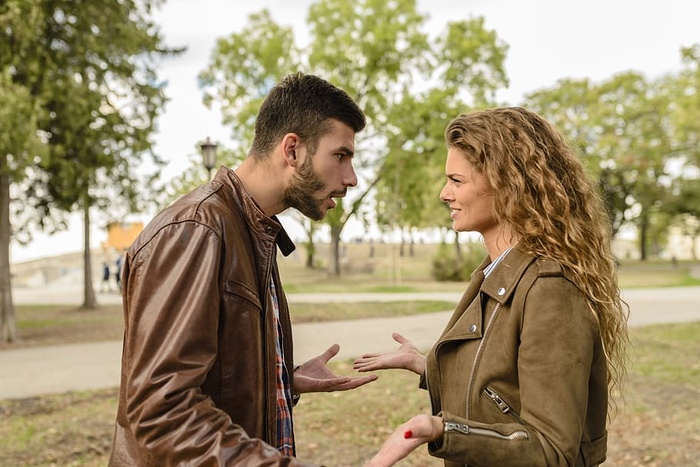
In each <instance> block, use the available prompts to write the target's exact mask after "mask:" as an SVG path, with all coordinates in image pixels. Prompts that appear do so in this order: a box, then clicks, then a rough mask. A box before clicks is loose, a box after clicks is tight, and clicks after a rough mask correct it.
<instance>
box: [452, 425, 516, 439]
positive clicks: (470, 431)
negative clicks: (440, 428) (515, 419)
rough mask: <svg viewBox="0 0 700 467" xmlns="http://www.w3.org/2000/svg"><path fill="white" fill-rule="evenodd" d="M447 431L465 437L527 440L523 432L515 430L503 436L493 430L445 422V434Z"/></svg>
mask: <svg viewBox="0 0 700 467" xmlns="http://www.w3.org/2000/svg"><path fill="white" fill-rule="evenodd" d="M449 431H456V432H458V433H462V434H465V435H480V436H486V437H489V438H497V439H503V440H508V441H511V440H518V439H527V438H528V436H527V433H526V432H525V431H523V430H516V431H514V432H512V433H509V434H507V435H504V434H503V433H499V432H497V431H494V430H489V429H487V428H476V427H473V426H469V425H464V424H462V423H454V422H445V432H449Z"/></svg>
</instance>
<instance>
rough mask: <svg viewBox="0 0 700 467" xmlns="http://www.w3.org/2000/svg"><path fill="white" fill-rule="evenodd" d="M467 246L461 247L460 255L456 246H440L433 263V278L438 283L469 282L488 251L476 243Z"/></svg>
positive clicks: (444, 244) (445, 244) (443, 244)
mask: <svg viewBox="0 0 700 467" xmlns="http://www.w3.org/2000/svg"><path fill="white" fill-rule="evenodd" d="M465 245H466V246H465ZM465 245H462V246H460V247H459V248H460V249H459V253H458V250H457V248H456V247H455V245H450V244H447V243H442V244H440V246H439V248H438V251H437V253H436V254H435V256H434V257H433V262H432V266H433V268H432V276H433V278H434V279H435V280H436V281H450V282H461V281H469V279H470V278H471V275H472V273H473V272H474V270H475V269H476V268H477V267H478V266H479V265H480V264H481V262H482V261H483V260H484V257H485V255H486V250H485V248H484V246H483V245H482V244H480V243H476V242H470V243H467V244H465Z"/></svg>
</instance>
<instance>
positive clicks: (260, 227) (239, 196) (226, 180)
mask: <svg viewBox="0 0 700 467" xmlns="http://www.w3.org/2000/svg"><path fill="white" fill-rule="evenodd" d="M211 185H212V189H213V190H214V191H216V190H218V189H219V188H221V187H228V188H231V189H232V190H233V192H234V195H235V196H233V201H234V202H235V203H236V206H237V207H238V209H239V210H240V211H241V213H243V215H244V217H245V219H246V221H247V222H248V225H249V226H250V228H251V229H252V230H253V231H254V232H255V233H256V234H257V235H258V236H259V237H261V238H262V237H266V236H272V237H274V239H275V243H276V244H277V246H278V247H279V249H280V252H281V253H282V254H283V255H284V256H289V255H290V254H291V253H292V252H293V251H294V250H295V248H296V247H295V245H294V242H293V241H292V239H291V238H289V235H288V234H287V231H286V230H285V229H284V227H282V224H281V223H280V221H279V219H278V218H277V216H272V217H270V216H268V215H267V214H265V213H264V212H263V211H262V209H260V207H259V206H258V204H257V203H256V202H255V200H254V199H253V198H252V197H251V196H250V195H249V194H248V192H247V191H246V190H245V187H244V186H243V183H242V182H241V179H240V178H238V175H236V173H235V172H234V171H233V170H231V169H229V168H228V167H224V166H221V167H220V168H219V170H218V171H217V172H216V174H215V175H214V178H213V179H212V181H211Z"/></svg>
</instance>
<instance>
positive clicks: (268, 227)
mask: <svg viewBox="0 0 700 467" xmlns="http://www.w3.org/2000/svg"><path fill="white" fill-rule="evenodd" d="M265 231H266V232H267V233H269V234H271V233H272V227H270V226H269V225H268V226H267V227H265Z"/></svg>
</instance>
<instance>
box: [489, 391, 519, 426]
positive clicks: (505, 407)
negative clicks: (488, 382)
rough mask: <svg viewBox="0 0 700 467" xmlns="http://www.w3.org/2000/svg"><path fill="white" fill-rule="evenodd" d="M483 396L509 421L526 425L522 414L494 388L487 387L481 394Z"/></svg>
mask: <svg viewBox="0 0 700 467" xmlns="http://www.w3.org/2000/svg"><path fill="white" fill-rule="evenodd" d="M481 396H482V397H484V398H486V399H487V400H488V401H489V404H490V405H492V406H495V407H496V408H497V409H498V410H499V411H500V412H501V413H502V414H504V415H506V416H507V417H508V419H509V421H515V422H518V423H520V424H523V425H525V422H524V421H523V419H522V418H520V414H518V412H516V411H515V410H513V408H512V407H511V406H510V405H509V404H508V403H507V402H506V401H505V400H503V398H502V397H501V396H500V394H498V393H497V392H496V391H495V390H494V389H493V388H490V387H488V386H486V387H485V388H484V390H483V391H482V392H481Z"/></svg>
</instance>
